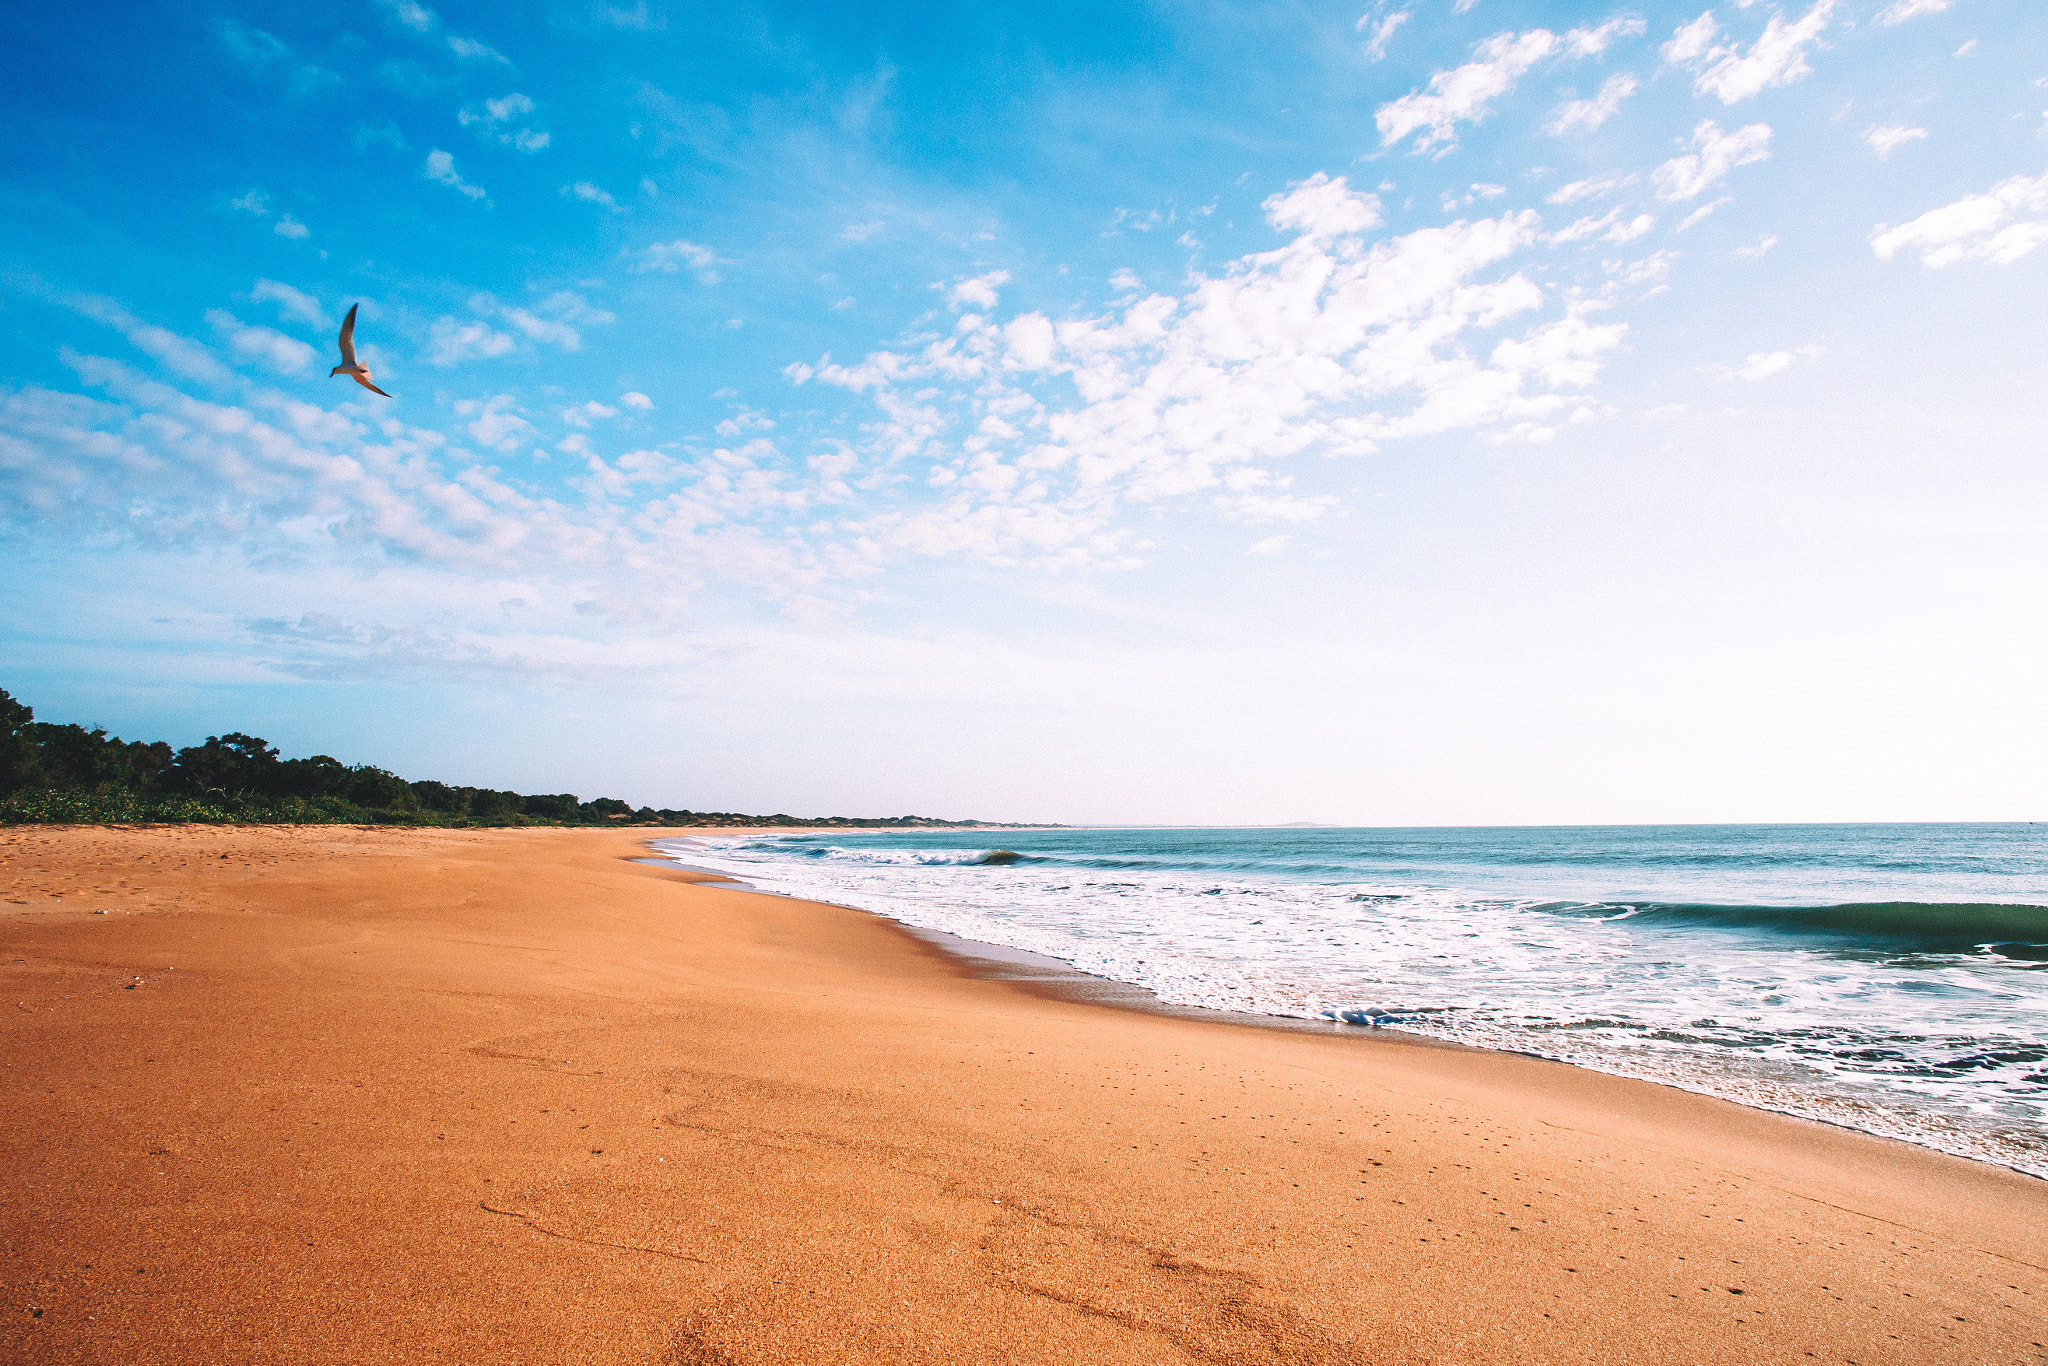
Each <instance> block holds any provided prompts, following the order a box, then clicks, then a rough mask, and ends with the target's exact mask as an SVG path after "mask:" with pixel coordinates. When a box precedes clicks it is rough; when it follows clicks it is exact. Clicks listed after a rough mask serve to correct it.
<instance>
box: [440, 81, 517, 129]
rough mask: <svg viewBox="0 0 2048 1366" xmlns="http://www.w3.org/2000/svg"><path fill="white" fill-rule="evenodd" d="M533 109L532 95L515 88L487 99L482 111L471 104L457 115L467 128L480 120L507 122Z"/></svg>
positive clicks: (485, 121)
mask: <svg viewBox="0 0 2048 1366" xmlns="http://www.w3.org/2000/svg"><path fill="white" fill-rule="evenodd" d="M533 111H534V103H533V98H532V96H530V95H522V94H520V93H519V92H518V91H516V90H515V91H513V92H512V93H511V94H509V95H500V96H499V97H498V98H497V99H494V100H485V101H484V102H483V107H482V109H481V111H479V110H478V109H477V108H476V107H475V106H471V107H470V108H468V109H464V110H463V111H462V112H461V113H459V114H457V115H456V116H455V117H456V119H457V121H459V122H460V123H461V124H462V125H463V126H464V127H465V128H466V127H468V126H469V125H470V124H472V123H479V122H481V123H505V122H507V121H508V120H511V119H515V118H518V117H519V116H520V115H521V114H531V113H532V112H533Z"/></svg>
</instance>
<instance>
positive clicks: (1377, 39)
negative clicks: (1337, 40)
mask: <svg viewBox="0 0 2048 1366" xmlns="http://www.w3.org/2000/svg"><path fill="white" fill-rule="evenodd" d="M1410 17H1411V16H1410V14H1409V12H1408V11H1407V10H1404V9H1402V10H1395V11H1394V12H1393V13H1392V14H1389V15H1388V16H1386V17H1385V18H1384V19H1381V20H1379V21H1378V22H1377V23H1375V22H1374V20H1373V16H1371V15H1370V14H1367V15H1363V16H1361V17H1360V18H1359V20H1358V31H1359V32H1360V33H1364V32H1365V31H1366V30H1367V29H1368V28H1370V29H1371V30H1372V36H1371V37H1370V38H1368V39H1366V42H1365V55H1366V56H1367V58H1369V59H1370V60H1372V61H1375V62H1377V61H1379V60H1380V59H1381V58H1383V57H1385V56H1386V55H1387V44H1388V43H1390V42H1392V41H1393V39H1394V31H1395V30H1396V29H1398V28H1400V27H1401V25H1403V24H1405V23H1407V22H1408V20H1409V18H1410Z"/></svg>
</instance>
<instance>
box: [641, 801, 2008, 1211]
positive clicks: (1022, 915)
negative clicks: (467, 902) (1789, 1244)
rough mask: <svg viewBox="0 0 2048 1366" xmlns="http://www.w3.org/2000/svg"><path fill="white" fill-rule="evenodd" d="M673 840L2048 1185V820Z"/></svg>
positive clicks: (1249, 1000) (724, 861) (1339, 1014)
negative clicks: (1879, 1138) (1995, 1167)
mask: <svg viewBox="0 0 2048 1366" xmlns="http://www.w3.org/2000/svg"><path fill="white" fill-rule="evenodd" d="M998 842H1000V843H998ZM657 843H658V845H664V846H667V847H668V848H669V850H670V851H671V852H674V853H675V854H676V855H677V856H678V857H682V858H685V859H687V860H688V861H689V862H691V863H695V864H699V865H704V866H709V867H715V868H719V869H721V870H723V871H726V872H730V873H732V874H734V875H736V876H739V877H741V878H744V879H745V880H746V881H748V882H750V883H752V884H754V885H756V886H759V887H762V888H764V889H770V890H775V891H783V892H788V893H792V894H794V895H798V896H804V897H810V898H814V899H818V900H826V901H833V902H837V903H840V904H842V905H848V906H855V907H859V908H862V909H865V910H870V911H875V912H879V913H881V914H883V915H887V916H890V917H893V918H894V919H897V920H900V921H903V922H905V923H907V924H911V925H918V926H923V927H926V928H930V929H937V930H943V931H946V932H948V933H951V934H955V935H960V936H962V937H964V938H968V939H976V940H981V941H983V942H986V943H992V944H1003V945H1008V946H1011V947H1014V948H1020V949H1027V950H1031V951H1033V952H1037V953H1042V954H1046V955H1049V956H1051V957H1054V958H1059V959H1063V960H1065V961H1067V962H1070V963H1072V964H1074V965H1075V966H1076V967H1078V968H1080V969H1082V970H1083V971H1086V972H1090V973H1095V974H1098V975H1100V976H1103V977H1109V978H1114V979H1116V980H1119V981H1123V982H1129V983H1133V984H1136V985H1138V986H1141V987H1144V988H1146V989H1148V990H1150V991H1152V992H1153V993H1155V994H1156V995H1158V996H1159V997H1160V998H1161V999H1163V1000H1166V1001H1170V1002H1174V1003H1176V1004H1180V1005H1191V1006H1206V1007H1213V1008H1218V1009H1227V1010H1237V1011H1251V1012H1257V1013H1262V1014H1268V1015H1278V1016H1297V1017H1307V1018H1326V1019H1330V1020H1332V1021H1336V1022H1348V1023H1349V1024H1350V1025H1352V1026H1354V1027H1359V1028H1368V1029H1370V1028H1388V1027H1391V1028H1397V1029H1403V1030H1409V1031H1413V1032H1415V1033H1419V1034H1426V1035H1430V1036H1432V1037H1435V1038H1440V1039H1447V1040H1452V1041H1455V1042H1458V1043H1465V1044H1474V1045H1478V1046H1481V1047H1487V1048H1503V1049H1514V1050H1519V1051H1521V1052H1526V1053H1534V1054H1538V1055H1541V1056H1543V1057H1547V1058H1556V1059H1559V1060H1562V1061H1565V1062H1570V1063H1575V1064H1578V1065H1580V1066H1584V1067H1590V1068H1596V1069H1598V1070H1600V1071H1604V1072H1613V1073H1618V1074H1621V1075H1624V1076H1633V1077H1642V1078H1647V1079H1650V1080H1654V1081H1659V1082H1664V1083H1668V1084H1670V1085H1674V1086H1681V1087H1684V1088H1686V1089H1688V1090H1694V1091H1701V1092H1706V1093H1708V1094H1711V1095H1717V1096H1722V1097H1725V1098H1727V1099H1730V1100H1735V1101H1740V1102H1743V1103H1746V1104H1750V1105H1756V1106H1761V1107H1764V1108H1768V1109H1773V1110H1780V1111H1784V1112H1787V1113H1790V1114H1795V1115H1802V1116H1805V1117H1808V1118H1811V1119H1818V1120H1824V1121H1828V1122H1832V1123H1837V1124H1843V1125H1848V1126H1851V1127H1854V1128H1858V1129H1863V1130H1866V1131H1868V1132H1871V1133H1877V1134H1884V1135H1887V1136H1890V1137H1894V1138H1900V1139H1905V1140H1907V1141H1910V1142H1915V1143H1921V1144H1925V1145H1927V1146H1929V1147H1933V1148H1938V1149H1941V1150H1943V1151H1946V1152H1951V1153H1956V1154H1959V1155H1962V1156H1967V1157H1974V1158H1979V1159H1983V1160H1987V1161H1991V1162H1997V1163H2001V1164H2004V1165H2006V1166H2010V1167H2013V1168H2016V1169H2018V1170H2021V1171H2026V1172H2031V1173H2033V1174H2035V1175H2037V1176H2048V826H2041V825H2030V824H2020V825H1805V826H1786V825H1724V826H1616V827H1551V828H1519V829H1518V828H1456V829H1356V830H1354V829H1328V828H1307V829H1303V828H1282V829H1060V830H1028V831H1025V830H1015V831H985V830H907V831H901V832H895V831H892V832H862V833H851V832H832V833H819V834H805V835H794V836H771V837H752V838H741V837H734V838H716V839H692V840H673V841H659V842H657ZM1333 1027H1336V1026H1335V1025H1333Z"/></svg>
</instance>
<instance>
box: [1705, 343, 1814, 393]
mask: <svg viewBox="0 0 2048 1366" xmlns="http://www.w3.org/2000/svg"><path fill="white" fill-rule="evenodd" d="M1826 353H1827V352H1826V348H1825V347H1820V346H1803V347H1801V348H1800V349H1799V350H1797V351H1758V352H1755V353H1753V354H1752V355H1750V357H1749V358H1748V359H1747V360H1745V361H1743V363H1742V364H1740V365H1723V366H1719V367H1717V368H1716V369H1715V371H1714V374H1715V375H1716V376H1717V377H1719V378H1721V379H1724V380H1737V379H1739V380H1746V381H1748V382H1750V383H1752V384H1753V383H1755V382H1756V381H1758V380H1762V379H1769V378H1770V377H1771V376H1773V375H1781V374H1783V373H1784V372H1785V371H1787V370H1790V369H1791V368H1792V366H1793V363H1794V362H1796V361H1798V360H1800V359H1802V358H1810V357H1814V356H1821V355H1825V354H1826Z"/></svg>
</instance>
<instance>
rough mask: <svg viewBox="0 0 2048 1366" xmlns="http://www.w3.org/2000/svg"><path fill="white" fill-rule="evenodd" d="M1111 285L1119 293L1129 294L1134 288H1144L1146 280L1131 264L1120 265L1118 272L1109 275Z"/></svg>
mask: <svg viewBox="0 0 2048 1366" xmlns="http://www.w3.org/2000/svg"><path fill="white" fill-rule="evenodd" d="M1109 287H1110V288H1111V289H1113V290H1115V291H1116V292H1117V293H1119V294H1128V293H1130V292H1131V291H1132V290H1134V289H1143V288H1144V287H1145V282H1144V281H1143V280H1140V279H1139V278H1138V273H1137V272H1136V271H1134V270H1132V269H1131V268H1130V267H1129V266H1119V267H1117V272H1116V274H1114V275H1112V276H1110V277H1109Z"/></svg>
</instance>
